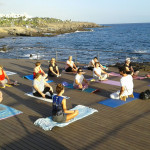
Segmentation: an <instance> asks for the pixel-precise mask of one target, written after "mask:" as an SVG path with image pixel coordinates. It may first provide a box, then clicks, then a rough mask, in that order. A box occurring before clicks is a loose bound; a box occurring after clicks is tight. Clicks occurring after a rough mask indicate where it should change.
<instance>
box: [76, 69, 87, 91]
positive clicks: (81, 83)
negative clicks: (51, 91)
mask: <svg viewBox="0 0 150 150" xmlns="http://www.w3.org/2000/svg"><path fill="white" fill-rule="evenodd" d="M83 74H84V72H83V70H82V69H81V68H78V71H77V74H76V76H75V80H74V83H73V86H74V88H75V89H82V90H84V89H86V88H88V81H87V80H86V79H85V78H84V76H83Z"/></svg>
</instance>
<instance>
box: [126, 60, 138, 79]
mask: <svg viewBox="0 0 150 150" xmlns="http://www.w3.org/2000/svg"><path fill="white" fill-rule="evenodd" d="M124 66H125V69H126V73H127V74H130V75H132V77H133V78H134V77H137V76H138V74H139V70H138V69H137V68H136V69H133V67H132V65H131V60H130V58H126V61H125V64H124Z"/></svg>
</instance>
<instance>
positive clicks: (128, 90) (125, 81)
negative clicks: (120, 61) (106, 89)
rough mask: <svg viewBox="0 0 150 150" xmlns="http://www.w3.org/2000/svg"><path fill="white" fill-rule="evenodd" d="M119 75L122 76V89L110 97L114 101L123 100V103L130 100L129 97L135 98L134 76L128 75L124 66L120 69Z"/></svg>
mask: <svg viewBox="0 0 150 150" xmlns="http://www.w3.org/2000/svg"><path fill="white" fill-rule="evenodd" d="M119 73H120V75H121V76H122V77H121V79H120V84H121V89H120V91H117V92H116V93H112V94H111V95H110V97H111V98H112V99H121V100H123V101H126V98H128V96H129V97H132V98H134V95H133V86H134V84H133V78H132V76H131V75H128V74H127V73H126V69H125V67H124V66H123V67H120V68H119Z"/></svg>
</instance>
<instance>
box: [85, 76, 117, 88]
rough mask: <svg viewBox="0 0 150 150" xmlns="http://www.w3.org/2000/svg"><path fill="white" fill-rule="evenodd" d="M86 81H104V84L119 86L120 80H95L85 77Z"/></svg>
mask: <svg viewBox="0 0 150 150" xmlns="http://www.w3.org/2000/svg"><path fill="white" fill-rule="evenodd" d="M87 80H88V81H92V80H93V82H98V83H104V84H109V85H116V86H120V82H119V81H114V80H106V81H96V80H95V79H93V78H90V79H87Z"/></svg>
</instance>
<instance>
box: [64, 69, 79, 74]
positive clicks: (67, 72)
mask: <svg viewBox="0 0 150 150" xmlns="http://www.w3.org/2000/svg"><path fill="white" fill-rule="evenodd" d="M62 73H66V74H76V73H77V72H66V71H65V70H62Z"/></svg>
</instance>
